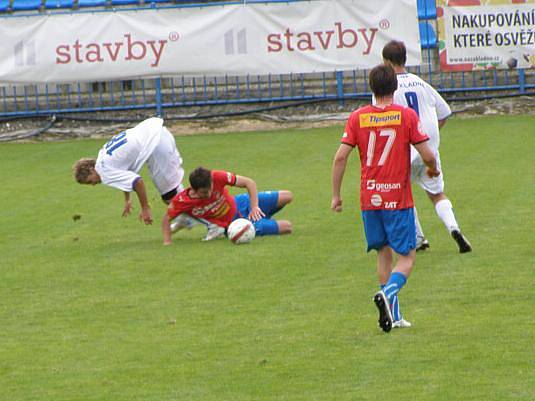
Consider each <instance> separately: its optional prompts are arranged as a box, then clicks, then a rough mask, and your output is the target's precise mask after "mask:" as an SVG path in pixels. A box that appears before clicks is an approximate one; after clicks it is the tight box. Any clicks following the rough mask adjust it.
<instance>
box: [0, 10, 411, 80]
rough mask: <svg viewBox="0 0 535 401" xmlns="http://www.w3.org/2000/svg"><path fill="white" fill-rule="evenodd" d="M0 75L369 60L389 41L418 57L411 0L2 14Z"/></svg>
mask: <svg viewBox="0 0 535 401" xmlns="http://www.w3.org/2000/svg"><path fill="white" fill-rule="evenodd" d="M0 38H2V46H1V47H0V82H11V83H28V82H29V83H34V82H73V81H97V80H115V79H131V78H138V77H156V76H173V75H184V76H202V75H215V76H220V75H246V74H269V73H271V74H287V73H306V72H318V71H334V70H338V71H341V70H352V69H355V68H369V67H373V66H374V65H376V64H378V63H380V62H381V61H382V58H381V51H382V48H383V46H384V44H385V43H387V42H388V41H389V40H392V39H397V40H403V41H404V42H405V44H406V45H407V53H408V65H418V64H420V45H419V33H418V20H417V13H416V1H415V0H381V1H369V0H353V1H351V0H329V1H311V2H295V3H271V4H269V3H268V4H243V5H227V6H208V7H200V8H177V9H162V10H140V11H122V12H100V13H94V14H93V13H79V14H68V15H66V14H65V15H63V14H56V15H54V14H52V15H47V16H35V17H33V16H32V17H25V18H5V19H2V22H1V23H0Z"/></svg>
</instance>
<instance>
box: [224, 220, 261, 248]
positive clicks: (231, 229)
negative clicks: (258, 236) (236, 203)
mask: <svg viewBox="0 0 535 401" xmlns="http://www.w3.org/2000/svg"><path fill="white" fill-rule="evenodd" d="M227 235H228V239H229V240H231V241H232V242H233V243H234V244H236V245H238V244H248V243H249V242H251V241H252V240H253V239H254V237H255V228H254V226H253V223H251V222H250V221H249V220H247V219H236V220H234V221H233V222H232V223H230V226H228V230H227Z"/></svg>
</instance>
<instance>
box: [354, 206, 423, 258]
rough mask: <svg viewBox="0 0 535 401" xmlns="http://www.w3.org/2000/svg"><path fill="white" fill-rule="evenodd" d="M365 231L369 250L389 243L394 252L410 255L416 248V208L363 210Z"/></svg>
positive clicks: (377, 248)
mask: <svg viewBox="0 0 535 401" xmlns="http://www.w3.org/2000/svg"><path fill="white" fill-rule="evenodd" d="M362 220H363V221H364V233H365V234H366V241H368V252H369V251H371V250H372V249H376V250H379V249H381V248H382V247H383V246H385V245H388V246H389V247H390V248H392V249H393V250H394V252H396V253H399V254H401V255H408V254H409V252H410V251H411V250H412V249H414V248H416V226H415V224H414V209H413V208H408V209H401V210H363V211H362Z"/></svg>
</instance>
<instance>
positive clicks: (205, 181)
mask: <svg viewBox="0 0 535 401" xmlns="http://www.w3.org/2000/svg"><path fill="white" fill-rule="evenodd" d="M189 183H190V185H191V188H193V189H194V190H195V191H197V190H198V189H201V188H210V187H211V186H212V172H211V171H210V170H208V169H206V168H204V167H197V168H196V169H195V170H193V171H192V172H191V173H190V175H189Z"/></svg>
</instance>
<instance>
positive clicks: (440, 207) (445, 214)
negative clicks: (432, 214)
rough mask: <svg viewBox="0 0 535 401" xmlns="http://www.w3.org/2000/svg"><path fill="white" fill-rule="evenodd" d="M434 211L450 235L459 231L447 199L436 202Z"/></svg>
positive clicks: (451, 206)
mask: <svg viewBox="0 0 535 401" xmlns="http://www.w3.org/2000/svg"><path fill="white" fill-rule="evenodd" d="M435 210H436V212H437V214H438V217H440V220H442V222H443V223H444V225H445V226H446V228H447V229H448V231H449V232H450V233H451V232H452V231H453V230H459V224H457V220H455V215H454V214H453V205H452V204H451V202H450V200H449V199H443V200H441V201H438V202H437V204H436V205H435Z"/></svg>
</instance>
